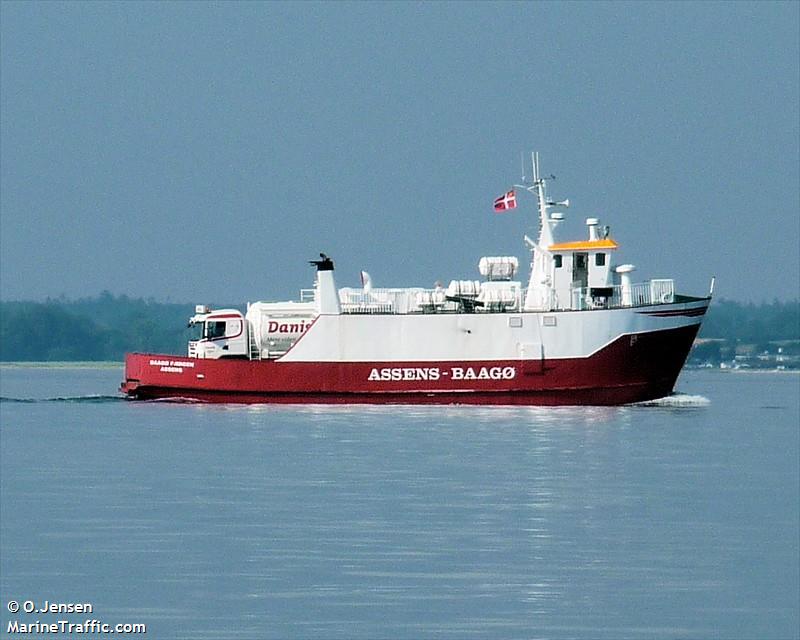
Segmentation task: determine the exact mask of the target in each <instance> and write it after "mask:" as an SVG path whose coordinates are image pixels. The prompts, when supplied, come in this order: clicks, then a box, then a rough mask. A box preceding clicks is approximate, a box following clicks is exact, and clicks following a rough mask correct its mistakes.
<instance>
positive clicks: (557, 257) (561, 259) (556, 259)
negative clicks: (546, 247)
mask: <svg viewBox="0 0 800 640" xmlns="http://www.w3.org/2000/svg"><path fill="white" fill-rule="evenodd" d="M563 262H564V256H562V255H561V254H560V253H557V254H556V255H554V256H553V263H554V264H555V267H556V269H560V268H561V265H562V264H563Z"/></svg>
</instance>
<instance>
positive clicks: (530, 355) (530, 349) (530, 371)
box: [517, 342, 544, 376]
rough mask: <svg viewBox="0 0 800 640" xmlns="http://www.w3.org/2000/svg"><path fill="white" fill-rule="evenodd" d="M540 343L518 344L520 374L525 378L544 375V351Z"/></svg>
mask: <svg viewBox="0 0 800 640" xmlns="http://www.w3.org/2000/svg"><path fill="white" fill-rule="evenodd" d="M542 347H543V345H542V343H541V342H519V343H517V350H518V352H519V359H520V364H521V365H522V373H523V375H526V376H531V375H539V374H542V373H544V349H543V348H542Z"/></svg>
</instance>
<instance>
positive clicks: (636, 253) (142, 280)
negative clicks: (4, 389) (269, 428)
mask: <svg viewBox="0 0 800 640" xmlns="http://www.w3.org/2000/svg"><path fill="white" fill-rule="evenodd" d="M799 85H800V3H797V2H766V1H764V2H762V1H759V2H753V3H749V2H720V3H715V2H701V3H692V2H678V3H671V2H656V3H647V2H630V3H627V2H626V3H616V2H614V3H603V2H588V3H581V2H574V3H561V2H558V3H549V2H525V3H520V2H504V3H466V2H455V3H448V2H436V3H424V2H423V3H414V2H402V3H391V2H376V3H368V2H363V3H362V2H359V3H344V2H323V3H315V2H302V3H291V2H286V3H283V2H281V3H277V2H275V3H257V2H252V3H249V2H248V3H235V2H222V3H199V2H188V3H178V2H165V3H157V2H146V3H135V2H110V3H103V2H90V3H66V2H63V3H62V2H58V3H44V2H8V1H4V2H2V3H0V299H3V300H44V299H46V298H47V297H59V296H66V297H67V298H79V297H88V296H94V295H97V294H98V293H100V292H101V291H104V290H107V291H110V292H112V293H114V294H127V295H129V296H135V297H145V298H154V299H155V300H159V301H172V302H188V303H201V302H202V303H214V304H220V303H225V304H241V303H243V302H244V301H248V300H250V301H254V300H272V299H291V298H294V297H295V296H296V294H297V291H298V289H300V288H304V287H310V286H311V285H312V282H313V277H314V273H313V269H312V268H311V267H310V266H309V265H308V262H307V261H308V260H311V259H314V258H315V257H316V256H317V255H318V253H319V252H320V251H324V252H325V253H327V254H328V255H330V256H331V257H332V258H333V259H334V261H335V263H336V278H337V283H338V284H339V286H358V285H359V271H360V270H361V269H364V270H366V271H368V272H369V273H370V274H371V277H372V281H373V284H374V286H376V287H381V286H386V287H400V286H432V285H433V283H434V282H435V281H437V280H438V281H442V282H444V283H445V284H446V283H447V282H449V281H450V280H452V279H478V278H479V274H478V271H477V265H478V261H479V259H480V257H481V256H486V255H489V256H492V255H517V256H519V257H520V262H521V264H524V265H527V264H528V261H529V257H528V255H529V254H528V251H527V249H526V248H525V245H524V243H523V240H522V238H523V235H524V234H526V233H527V234H528V235H530V236H532V237H533V236H535V234H536V229H537V220H536V211H535V207H534V200H533V198H532V197H530V196H529V195H528V194H524V193H523V194H522V195H520V197H519V202H520V206H519V207H518V208H517V209H516V210H515V211H514V212H511V213H507V214H502V215H498V214H494V213H493V212H492V201H493V200H494V198H495V197H497V196H499V195H501V194H502V193H503V192H504V191H506V190H507V189H509V188H510V187H511V185H512V184H514V183H518V182H519V181H520V179H521V174H522V169H521V165H520V156H521V154H525V155H529V154H530V152H531V151H538V152H539V153H540V157H541V163H542V169H543V172H544V173H546V174H554V175H555V176H556V180H555V181H553V182H551V183H550V193H551V195H552V196H553V197H554V198H557V199H563V198H569V199H570V202H571V207H570V208H569V209H568V210H567V211H566V218H567V221H566V222H565V223H564V224H563V225H562V226H561V227H560V228H559V229H558V236H557V239H559V240H562V241H567V240H574V239H581V238H583V237H585V235H586V227H585V224H584V221H585V219H586V218H587V217H590V216H595V217H599V218H600V219H601V224H608V225H610V226H611V235H612V237H613V238H615V239H616V240H617V242H618V243H619V244H620V249H619V251H618V255H617V256H616V257H615V263H633V264H635V265H636V266H637V272H636V274H634V275H636V276H638V278H634V279H635V280H637V279H642V280H643V279H647V278H674V279H675V280H676V289H677V291H678V292H681V293H687V294H695V295H705V294H706V293H707V292H708V288H709V281H710V279H711V277H712V276H716V289H715V294H716V295H719V296H721V297H724V298H727V299H733V300H740V301H745V302H762V301H767V302H771V301H772V300H773V299H779V300H791V299H797V298H798V296H800V256H799V252H800V131H799V128H800V111H799V109H800V107H799V106H798V105H800V89H799V88H798V86H799ZM525 173H526V175H528V176H530V170H529V169H528V170H527V171H526V172H525ZM527 275H528V270H527V267H526V268H525V269H524V270H523V279H526V278H527Z"/></svg>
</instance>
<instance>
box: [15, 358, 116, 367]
mask: <svg viewBox="0 0 800 640" xmlns="http://www.w3.org/2000/svg"><path fill="white" fill-rule="evenodd" d="M124 366H125V363H124V362H114V361H108V360H96V361H94V360H76V361H74V362H71V361H69V360H64V361H58V362H48V361H41V362H0V369H121V368H122V367H124Z"/></svg>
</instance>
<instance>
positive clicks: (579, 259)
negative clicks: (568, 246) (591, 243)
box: [572, 253, 589, 289]
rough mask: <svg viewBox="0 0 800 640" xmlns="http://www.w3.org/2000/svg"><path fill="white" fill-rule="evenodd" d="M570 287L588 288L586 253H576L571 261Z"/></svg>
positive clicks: (587, 258)
mask: <svg viewBox="0 0 800 640" xmlns="http://www.w3.org/2000/svg"><path fill="white" fill-rule="evenodd" d="M572 286H573V287H580V288H581V289H585V288H586V287H588V286H589V254H588V253H576V254H575V255H574V257H573V259H572Z"/></svg>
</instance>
